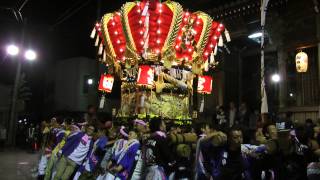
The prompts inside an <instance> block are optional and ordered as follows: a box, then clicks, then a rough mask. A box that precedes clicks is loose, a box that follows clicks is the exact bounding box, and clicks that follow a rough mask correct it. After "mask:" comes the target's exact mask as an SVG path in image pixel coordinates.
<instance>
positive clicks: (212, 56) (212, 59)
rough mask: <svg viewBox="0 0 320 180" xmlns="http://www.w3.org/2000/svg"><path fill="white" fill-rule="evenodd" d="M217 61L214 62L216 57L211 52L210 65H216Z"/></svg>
mask: <svg viewBox="0 0 320 180" xmlns="http://www.w3.org/2000/svg"><path fill="white" fill-rule="evenodd" d="M214 62H215V60H214V55H213V52H211V54H210V64H214Z"/></svg>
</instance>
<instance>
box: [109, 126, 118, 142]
mask: <svg viewBox="0 0 320 180" xmlns="http://www.w3.org/2000/svg"><path fill="white" fill-rule="evenodd" d="M116 138H117V130H116V128H111V129H109V130H108V139H109V140H113V139H116Z"/></svg>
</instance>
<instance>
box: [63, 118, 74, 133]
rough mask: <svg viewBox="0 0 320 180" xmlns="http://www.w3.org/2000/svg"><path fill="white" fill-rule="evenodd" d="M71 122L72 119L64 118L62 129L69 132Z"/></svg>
mask: <svg viewBox="0 0 320 180" xmlns="http://www.w3.org/2000/svg"><path fill="white" fill-rule="evenodd" d="M71 122H72V118H65V119H64V121H63V125H64V129H65V130H70V129H71V127H70V126H71Z"/></svg>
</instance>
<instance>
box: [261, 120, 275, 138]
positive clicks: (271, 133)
mask: <svg viewBox="0 0 320 180" xmlns="http://www.w3.org/2000/svg"><path fill="white" fill-rule="evenodd" d="M263 133H264V135H265V136H266V138H267V139H273V140H275V139H278V130H277V127H276V125H275V124H272V123H270V124H266V125H265V126H264V127H263Z"/></svg>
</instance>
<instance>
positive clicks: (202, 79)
mask: <svg viewBox="0 0 320 180" xmlns="http://www.w3.org/2000/svg"><path fill="white" fill-rule="evenodd" d="M197 89H198V93H203V94H211V91H212V77H211V76H199V80H198V88H197Z"/></svg>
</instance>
